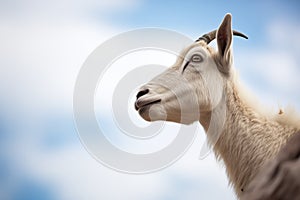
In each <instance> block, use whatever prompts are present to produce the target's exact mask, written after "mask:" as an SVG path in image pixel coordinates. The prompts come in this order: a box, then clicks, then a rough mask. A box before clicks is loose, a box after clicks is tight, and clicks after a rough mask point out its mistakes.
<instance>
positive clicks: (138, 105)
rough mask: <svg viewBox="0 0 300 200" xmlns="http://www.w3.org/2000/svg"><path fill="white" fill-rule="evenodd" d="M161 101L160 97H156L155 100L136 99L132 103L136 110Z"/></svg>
mask: <svg viewBox="0 0 300 200" xmlns="http://www.w3.org/2000/svg"><path fill="white" fill-rule="evenodd" d="M159 102H161V99H157V100H154V101H139V99H137V100H136V102H135V104H134V108H135V109H136V110H140V109H142V108H144V107H146V106H150V105H153V104H156V103H159Z"/></svg>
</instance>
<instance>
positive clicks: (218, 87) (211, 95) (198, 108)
mask: <svg viewBox="0 0 300 200" xmlns="http://www.w3.org/2000/svg"><path fill="white" fill-rule="evenodd" d="M233 33H234V34H236V32H232V30H231V15H226V16H225V18H224V20H223V22H222V24H221V25H220V27H219V29H218V30H217V32H216V31H214V32H213V33H212V32H211V33H210V34H211V35H210V36H208V39H210V38H212V39H214V38H215V37H216V38H217V45H218V51H217V52H215V51H213V50H212V49H211V48H210V47H209V46H208V45H207V44H208V43H209V42H210V41H206V40H207V35H205V38H203V39H202V40H199V41H198V42H195V43H194V44H192V45H191V46H189V47H187V48H186V49H185V50H184V51H183V52H182V54H181V55H180V56H178V58H177V61H176V63H175V64H174V65H173V66H171V67H170V68H169V69H168V70H166V71H165V72H163V73H162V74H160V75H159V76H157V77H155V78H153V79H152V80H151V81H150V82H149V83H147V84H146V85H144V86H142V87H141V88H140V90H139V92H138V93H137V100H136V102H135V108H136V110H137V111H138V112H139V114H140V116H141V117H142V118H144V119H145V120H147V121H156V120H164V121H173V122H178V123H184V124H190V123H192V122H194V121H198V120H199V117H200V113H201V112H209V111H211V110H212V109H214V107H216V106H217V104H218V103H219V101H220V100H221V98H222V94H223V90H224V84H225V83H226V81H227V80H228V78H229V77H230V66H231V63H232V56H231V41H232V34H233ZM204 39H205V40H204Z"/></svg>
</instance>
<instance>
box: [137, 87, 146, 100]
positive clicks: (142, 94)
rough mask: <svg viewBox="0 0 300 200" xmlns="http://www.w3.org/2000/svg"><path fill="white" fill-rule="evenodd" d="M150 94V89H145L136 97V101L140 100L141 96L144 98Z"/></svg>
mask: <svg viewBox="0 0 300 200" xmlns="http://www.w3.org/2000/svg"><path fill="white" fill-rule="evenodd" d="M148 92H149V89H144V90H141V91H139V92H138V93H137V95H136V99H138V98H140V97H141V96H144V95H145V94H147V93H148Z"/></svg>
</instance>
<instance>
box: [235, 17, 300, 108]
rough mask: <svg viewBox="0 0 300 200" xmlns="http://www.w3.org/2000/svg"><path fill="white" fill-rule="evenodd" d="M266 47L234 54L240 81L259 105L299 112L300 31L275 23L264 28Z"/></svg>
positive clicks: (288, 23) (290, 24)
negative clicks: (289, 108)
mask: <svg viewBox="0 0 300 200" xmlns="http://www.w3.org/2000/svg"><path fill="white" fill-rule="evenodd" d="M266 34H267V37H266V38H267V39H268V40H267V41H266V42H265V46H263V47H262V46H261V45H259V46H256V47H254V48H255V49H250V50H243V51H242V52H235V54H236V56H235V59H236V68H237V69H238V71H240V74H241V77H240V78H241V79H242V80H243V79H246V80H247V81H248V82H247V84H248V85H250V86H251V85H252V86H251V89H252V90H253V91H254V92H255V93H258V94H259V96H260V97H263V98H262V101H263V102H264V103H267V104H271V105H273V106H275V107H276V109H277V107H279V106H280V107H281V106H286V105H289V104H291V105H295V106H296V107H297V108H298V109H300V104H299V102H298V99H297V98H299V96H298V91H299V89H300V79H299V75H300V67H299V66H300V59H299V53H300V44H299V40H298V35H299V34H300V29H299V26H298V24H297V23H293V22H291V21H288V20H280V21H277V20H275V21H274V22H273V23H270V25H269V27H267V32H266Z"/></svg>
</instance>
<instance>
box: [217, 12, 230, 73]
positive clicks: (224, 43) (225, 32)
mask: <svg viewBox="0 0 300 200" xmlns="http://www.w3.org/2000/svg"><path fill="white" fill-rule="evenodd" d="M217 43H218V54H219V55H218V59H220V60H219V61H220V63H221V65H222V68H223V69H222V71H224V72H225V71H227V73H228V72H229V68H230V65H231V63H232V54H231V51H232V49H231V44H232V29H231V14H226V16H225V17H224V19H223V21H222V23H221V25H220V27H219V29H218V31H217Z"/></svg>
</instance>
